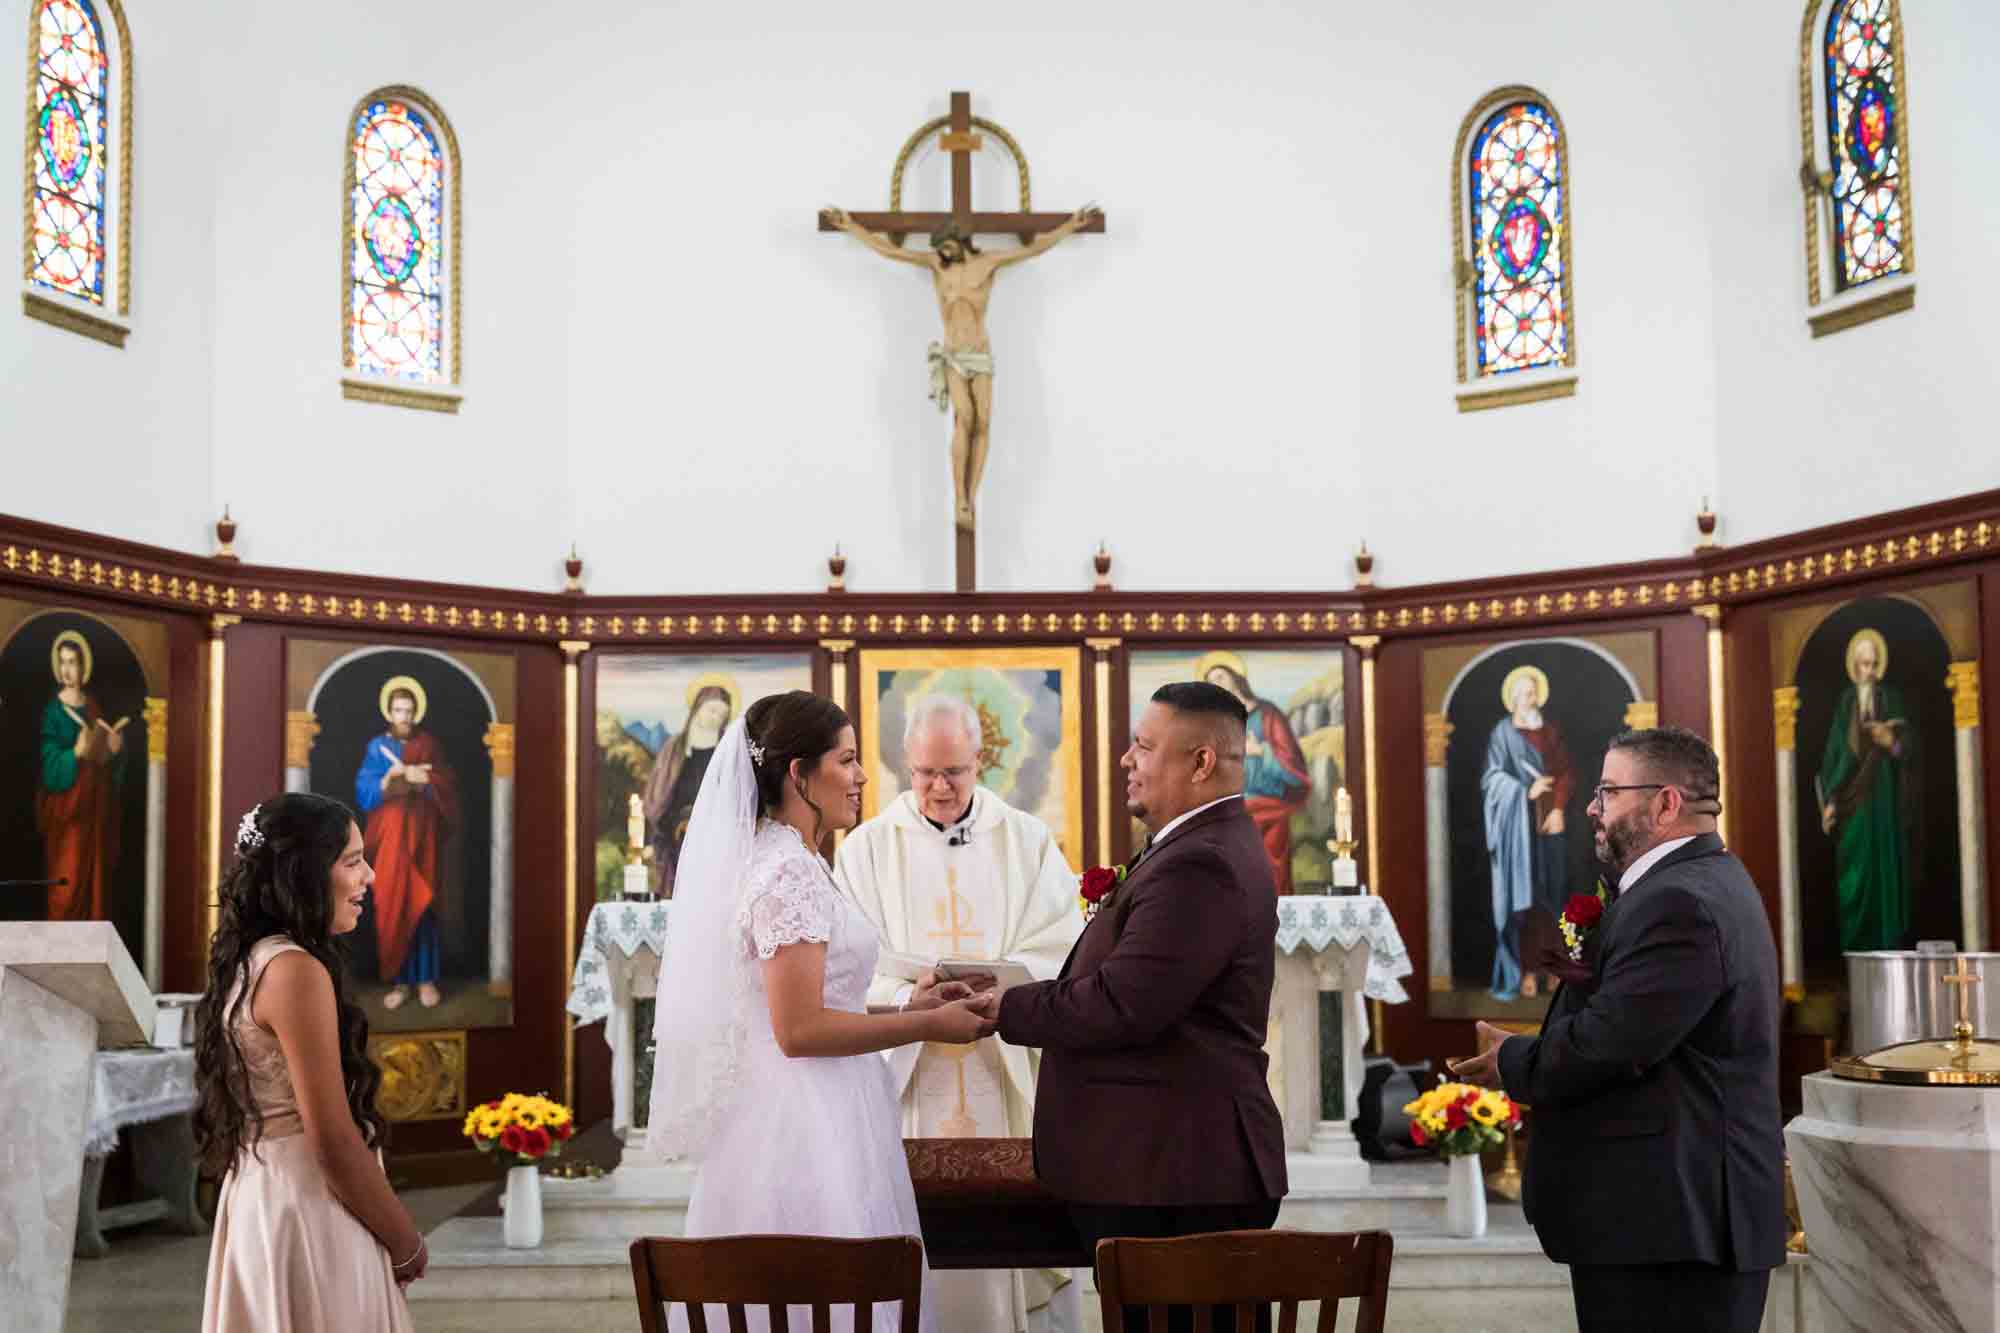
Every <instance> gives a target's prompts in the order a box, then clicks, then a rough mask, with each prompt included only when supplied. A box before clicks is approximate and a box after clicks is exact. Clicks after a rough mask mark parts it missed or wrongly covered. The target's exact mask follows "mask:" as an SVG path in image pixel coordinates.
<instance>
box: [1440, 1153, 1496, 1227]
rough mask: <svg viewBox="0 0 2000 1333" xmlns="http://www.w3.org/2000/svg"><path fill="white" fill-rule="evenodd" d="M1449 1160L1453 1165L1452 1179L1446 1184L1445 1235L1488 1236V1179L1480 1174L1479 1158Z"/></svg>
mask: <svg viewBox="0 0 2000 1333" xmlns="http://www.w3.org/2000/svg"><path fill="white" fill-rule="evenodd" d="M1446 1160H1448V1161H1449V1162H1450V1163H1451V1178H1450V1179H1449V1180H1448V1181H1447V1182H1446V1183H1445V1194H1444V1230H1445V1234H1446V1235H1448V1236H1483V1235H1485V1234H1486V1178H1485V1177H1484V1176H1483V1175H1482V1174H1481V1173H1480V1170H1479V1154H1478V1153H1476V1152H1468V1153H1457V1154H1455V1155H1453V1156H1452V1157H1450V1158H1448V1159H1446Z"/></svg>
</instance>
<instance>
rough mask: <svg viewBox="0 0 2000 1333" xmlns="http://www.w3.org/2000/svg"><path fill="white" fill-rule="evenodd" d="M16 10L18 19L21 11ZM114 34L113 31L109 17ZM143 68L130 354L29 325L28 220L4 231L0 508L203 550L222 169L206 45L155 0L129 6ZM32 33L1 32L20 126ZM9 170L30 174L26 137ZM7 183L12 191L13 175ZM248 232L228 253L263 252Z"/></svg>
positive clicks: (3, 63) (3, 64)
mask: <svg viewBox="0 0 2000 1333" xmlns="http://www.w3.org/2000/svg"><path fill="white" fill-rule="evenodd" d="M20 10H21V7H20V6H18V5H17V6H13V7H12V12H15V13H17V14H18V13H19V11H20ZM102 17H103V20H104V26H105V28H106V30H107V34H108V33H110V32H112V31H115V29H113V26H112V22H111V16H110V13H109V11H108V10H106V11H105V12H104V13H103V15H102ZM126 20H127V22H128V24H129V26H130V28H131V31H132V47H133V55H134V59H135V61H136V62H137V68H136V69H135V71H134V77H133V82H134V83H135V84H136V85H137V86H136V90H135V91H136V93H137V96H136V99H135V100H134V102H133V104H132V107H133V114H134V118H135V123H134V127H133V142H134V145H135V147H136V149H137V154H138V160H137V163H136V166H135V170H134V171H133V179H132V184H133V194H132V211H133V267H132V286H133V290H132V319H133V321H134V326H135V327H134V329H133V332H132V335H131V337H130V338H129V339H128V340H127V342H126V344H125V348H124V350H122V351H120V350H117V349H114V348H111V347H107V346H105V345H104V344H102V343H98V342H92V341H90V340H88V339H85V338H82V337H79V336H77V335H76V334H73V333H69V332H66V331H64V330H60V329H56V328H53V327H51V326H49V325H47V324H43V323H39V322H37V321H34V320H30V319H28V318H26V317H25V316H23V315H22V314H21V306H20V296H19V294H18V293H19V290H20V287H21V282H20V271H21V270H20V261H19V256H20V254H21V211H20V209H18V208H9V209H8V215H9V217H10V219H11V221H10V222H9V223H8V224H7V225H5V226H4V227H0V244H4V245H5V246H6V247H7V250H6V254H7V260H6V263H7V272H9V273H10V274H12V275H13V276H12V277H11V278H10V279H9V282H10V285H11V290H10V291H9V293H8V296H7V300H6V303H5V305H4V306H0V461H4V467H0V476H4V478H5V480H0V511H4V512H6V513H11V514H18V515H21V516H23V517H27V518H34V519H39V520H42V521H44V522H49V523H61V524H65V525H67V526H70V527H75V528H82V529H85V530H86V531H90V532H98V533H110V534H113V535H116V536H120V537H128V538H132V539H135V540H138V541H145V542H154V543H158V544H160V545H163V546H173V547H181V548H185V549H190V550H206V549H207V547H208V543H209V542H211V541H212V540H213V533H212V529H211V528H210V527H209V525H210V524H212V523H213V522H214V520H215V518H216V513H215V512H211V511H210V509H209V497H210V494H211V486H210V471H211V455H210V445H211V442H212V440H213V436H214V431H213V425H212V419H211V411H210V408H211V400H212V394H213V392H214V389H215V375H214V365H215V356H214V353H215V340H214V338H213V336H212V312H213V310H214V304H215V301H214V293H215V282H214V276H215V274H214V267H215V253H216V248H217V236H216V211H215V207H214V202H213V199H212V197H211V193H210V192H211V190H212V189H213V185H214V181H215V174H216V165H217V164H216V160H215V156H214V154H213V153H212V151H210V149H209V147H208V146H207V140H208V135H209V128H210V125H211V114H212V102H211V99H210V91H211V90H210V89H208V88H207V87H205V86H204V74H205V62H206V60H207V55H206V48H207V47H208V46H209V45H210V43H211V41H212V34H209V33H206V32H204V31H203V29H202V27H201V25H198V24H191V23H189V22H187V21H186V20H185V18H184V17H182V18H179V19H176V17H175V7H174V6H171V5H169V4H165V3H161V2H160V0H133V2H132V3H131V4H129V5H127V7H126ZM26 35H27V24H26V23H25V22H15V21H13V20H11V19H10V21H9V22H8V23H7V24H5V25H4V26H0V88H7V89H13V90H15V93H16V95H12V96H9V97H8V98H7V99H6V101H5V102H4V105H5V106H7V107H8V108H9V111H8V113H7V121H6V123H7V124H8V125H9V126H10V127H12V128H13V129H15V130H17V131H18V129H19V126H20V124H21V122H20V121H18V120H16V119H14V117H16V116H19V115H20V114H21V107H22V103H21V101H20V100H19V97H18V92H19V90H21V89H23V88H24V87H25V86H26V80H27V76H28V68H29V61H28V49H27V43H26ZM5 139H6V142H7V143H9V144H10V145H12V147H11V148H10V149H9V150H8V152H7V154H6V155H5V156H4V158H0V161H4V162H5V163H6V164H7V169H8V170H9V171H10V172H16V173H18V172H19V170H20V166H21V157H20V153H21V144H22V140H21V135H20V134H19V133H18V132H16V133H10V134H9V135H7V136H5ZM12 179H15V180H18V179H19V176H18V175H15V176H13V177H12ZM259 242H260V236H259V234H258V232H257V230H256V227H255V224H254V222H251V221H245V220H238V221H237V222H235V223H234V224H232V226H231V227H230V237H229V243H230V244H231V245H232V247H233V248H235V249H237V250H239V251H249V252H250V253H253V254H254V252H255V250H256V248H257V247H258V244H259Z"/></svg>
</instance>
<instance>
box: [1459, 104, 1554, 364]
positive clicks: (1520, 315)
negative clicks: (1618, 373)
mask: <svg viewBox="0 0 2000 1333" xmlns="http://www.w3.org/2000/svg"><path fill="white" fill-rule="evenodd" d="M1563 155H1564V144H1563V141H1562V131H1561V128H1560V127H1559V126H1558V125H1557V123H1556V118H1555V115H1554V114H1553V113H1552V112H1551V111H1550V110H1549V108H1548V107H1546V106H1544V105H1542V104H1541V103H1539V102H1533V101H1526V100H1520V101H1508V102H1506V103H1504V104H1502V105H1501V106H1500V107H1498V108H1497V109H1495V110H1494V111H1493V113H1492V114H1491V115H1489V116H1488V117H1487V118H1486V119H1485V121H1484V122H1483V123H1481V125H1480V126H1479V129H1478V131H1477V133H1475V134H1474V135H1473V136H1472V148H1471V153H1470V160H1469V162H1468V164H1467V168H1468V170H1469V172H1470V174H1471V202H1472V209H1471V218H1470V225H1471V227H1472V235H1471V237H1470V241H1471V244H1470V247H1469V248H1470V250H1471V254H1472V279H1473V310H1474V317H1475V322H1474V332H1473V343H1474V345H1475V346H1476V347H1477V348H1478V351H1479V373H1480V374H1481V375H1498V374H1502V373H1505V372H1507V371H1510V370H1527V369H1529V368H1531V367H1534V366H1548V365H1560V364H1563V363H1564V362H1565V361H1566V360H1567V359H1568V354H1569V329H1568V326H1567V324H1566V322H1565V320H1564V308H1563V301H1564V295H1565V292H1564V278H1565V277H1566V274H1565V271H1564V264H1563V244H1562V237H1563V229H1564V227H1565V226H1566V225H1567V219H1566V217H1565V213H1566V212H1567V207H1568V189H1567V187H1566V185H1565V183H1564V180H1563V166H1564V161H1563Z"/></svg>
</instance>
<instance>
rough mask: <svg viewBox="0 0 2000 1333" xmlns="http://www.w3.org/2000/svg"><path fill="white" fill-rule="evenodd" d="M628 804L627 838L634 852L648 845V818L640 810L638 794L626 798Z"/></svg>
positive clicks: (626, 818)
mask: <svg viewBox="0 0 2000 1333" xmlns="http://www.w3.org/2000/svg"><path fill="white" fill-rule="evenodd" d="M626 803H627V804H626V810H627V814H626V816H625V836H626V838H627V839H628V840H629V841H630V843H631V846H632V850H634V851H637V850H639V849H640V848H641V847H644V846H645V845H646V816H645V814H644V813H643V812H642V811H641V810H640V808H639V794H638V793H637V792H634V793H632V795H630V796H628V797H626Z"/></svg>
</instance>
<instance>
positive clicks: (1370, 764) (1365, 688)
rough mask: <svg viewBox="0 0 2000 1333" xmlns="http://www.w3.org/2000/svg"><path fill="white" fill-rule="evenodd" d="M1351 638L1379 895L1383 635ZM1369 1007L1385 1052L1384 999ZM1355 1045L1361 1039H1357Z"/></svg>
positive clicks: (1370, 884) (1372, 878)
mask: <svg viewBox="0 0 2000 1333" xmlns="http://www.w3.org/2000/svg"><path fill="white" fill-rule="evenodd" d="M1348 642H1350V643H1352V644H1353V645H1354V647H1355V648H1356V650H1357V651H1359V652H1360V654H1361V762H1362V763H1363V764H1364V765H1365V766H1366V769H1365V783H1364V786H1363V788H1362V791H1363V793H1364V794H1365V796H1366V798H1367V801H1368V879H1367V881H1366V882H1365V883H1364V884H1363V885H1362V891H1363V892H1364V893H1372V894H1377V895H1379V894H1380V893H1381V892H1382V886H1381V883H1380V882H1379V880H1380V876H1379V874H1378V873H1377V870H1376V862H1377V860H1378V859H1379V858H1378V855H1377V849H1379V848H1380V847H1381V846H1382V803H1381V801H1380V800H1379V799H1377V795H1376V790H1375V771H1376V769H1377V768H1379V767H1380V765H1379V764H1378V763H1377V762H1376V758H1375V650H1376V649H1377V648H1379V647H1381V645H1382V636H1381V635H1379V634H1357V635H1355V636H1354V638H1352V639H1350V640H1349V641H1348ZM1369 1010H1370V1015H1369V1018H1370V1021H1369V1024H1368V1028H1369V1033H1368V1035H1369V1036H1370V1037H1371V1038H1372V1039H1373V1041H1374V1043H1375V1052H1376V1054H1378V1055H1379V1054H1381V1052H1382V1002H1381V1001H1380V1000H1376V1001H1373V1002H1372V1003H1371V1004H1370V1005H1369ZM1354 1045H1356V1046H1358V1045H1360V1043H1359V1042H1358V1041H1357V1042H1355V1043H1354Z"/></svg>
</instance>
